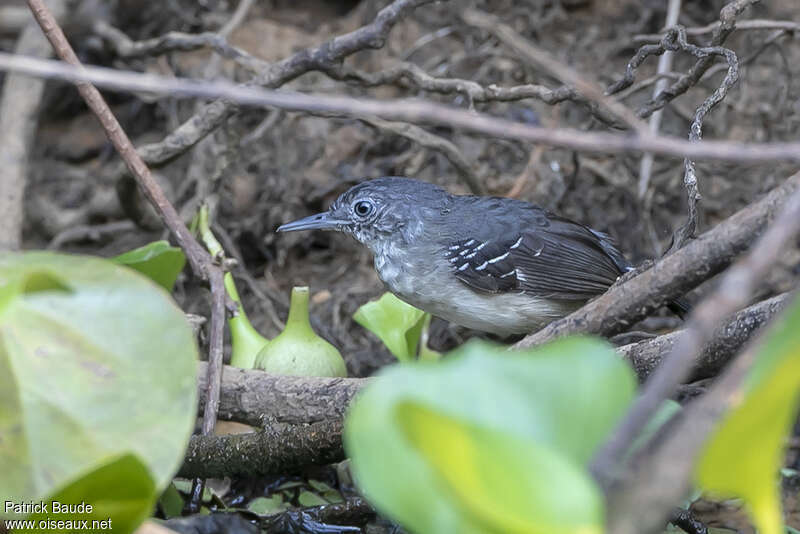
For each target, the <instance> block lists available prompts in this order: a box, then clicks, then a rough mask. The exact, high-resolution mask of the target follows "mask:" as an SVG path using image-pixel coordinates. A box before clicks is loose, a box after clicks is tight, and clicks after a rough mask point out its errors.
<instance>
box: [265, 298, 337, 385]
mask: <svg viewBox="0 0 800 534" xmlns="http://www.w3.org/2000/svg"><path fill="white" fill-rule="evenodd" d="M255 368H256V369H262V370H264V371H266V372H268V373H272V374H276V375H291V376H331V377H335V376H339V377H345V376H347V368H346V367H345V365H344V360H343V359H342V355H341V354H340V353H339V351H338V350H337V349H336V347H334V346H333V345H331V344H330V343H328V342H327V341H325V340H324V339H322V338H321V337H319V336H318V335H317V333H316V332H314V330H313V329H312V328H311V323H310V322H309V320H308V287H295V288H292V299H291V304H290V305H289V318H288V319H287V320H286V328H285V329H284V330H283V332H281V333H280V334H279V335H278V337H276V338H275V339H273V340H272V341H270V342H269V343H268V344H267V345H266V346H265V347H264V348H262V349H261V351H260V352H259V353H258V356H257V357H256V363H255Z"/></svg>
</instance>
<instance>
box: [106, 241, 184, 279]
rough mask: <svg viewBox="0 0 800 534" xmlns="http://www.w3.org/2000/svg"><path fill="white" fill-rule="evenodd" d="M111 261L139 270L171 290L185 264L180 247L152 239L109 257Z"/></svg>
mask: <svg viewBox="0 0 800 534" xmlns="http://www.w3.org/2000/svg"><path fill="white" fill-rule="evenodd" d="M111 261H113V262H114V263H118V264H119V265H125V266H126V267H130V268H131V269H134V270H136V271H139V272H140V273H142V274H143V275H145V276H146V277H148V278H150V279H151V280H152V281H154V282H155V283H157V284H158V285H160V286H161V287H163V288H164V289H166V290H167V291H172V286H174V285H175V280H177V278H178V275H179V274H180V273H181V271H182V270H183V266H184V265H186V256H185V255H184V254H183V251H182V250H181V249H179V248H177V247H172V246H170V244H169V243H167V242H166V241H153V242H152V243H148V244H147V245H145V246H143V247H139V248H137V249H133V250H130V251H128V252H125V253H124V254H120V255H119V256H116V257H114V258H111Z"/></svg>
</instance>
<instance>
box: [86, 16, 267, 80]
mask: <svg viewBox="0 0 800 534" xmlns="http://www.w3.org/2000/svg"><path fill="white" fill-rule="evenodd" d="M92 31H93V32H94V33H95V34H97V35H98V36H100V37H101V38H102V39H103V40H104V41H105V42H106V43H108V44H109V45H110V46H111V47H112V48H113V50H114V53H116V54H117V55H118V56H119V57H122V58H136V57H142V56H157V55H161V54H167V53H169V52H176V51H180V52H185V51H190V50H197V49H200V48H211V49H212V50H214V51H215V52H216V53H217V54H219V55H221V56H223V57H225V58H228V59H232V60H234V61H235V62H236V63H238V64H239V65H241V66H242V67H244V68H246V69H248V70H250V71H251V72H259V71H262V70H264V69H265V68H268V67H269V63H268V62H266V61H263V60H261V59H258V58H256V57H254V56H252V55H250V54H249V53H247V52H246V51H245V50H242V49H241V48H237V47H235V46H233V45H231V44H229V43H228V41H227V39H226V38H225V37H224V36H223V35H221V34H219V33H217V32H203V33H195V34H189V33H182V32H169V33H166V34H164V35H161V36H159V37H153V38H152V39H146V40H144V41H133V40H131V38H130V37H128V36H127V35H125V33H124V32H123V31H122V30H119V29H117V28H115V27H113V26H111V25H110V24H109V23H107V22H106V21H103V20H97V21H95V22H94V24H93V25H92Z"/></svg>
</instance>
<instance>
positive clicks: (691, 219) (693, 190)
mask: <svg viewBox="0 0 800 534" xmlns="http://www.w3.org/2000/svg"><path fill="white" fill-rule="evenodd" d="M674 33H675V39H676V40H677V45H678V47H679V48H680V50H685V51H687V52H689V53H690V54H692V55H693V56H695V57H699V58H703V57H707V56H714V55H718V56H723V57H725V59H726V61H727V62H728V72H727V73H726V74H725V78H724V79H723V80H722V83H721V84H720V85H719V87H717V89H716V90H715V91H714V92H713V93H712V94H711V95H710V96H709V97H708V98H706V99H705V100H704V101H703V103H702V104H700V106H699V107H698V108H697V110H696V111H695V114H694V120H693V121H692V124H691V126H690V127H689V141H691V142H693V143H697V142H699V141H700V140H701V139H702V137H703V135H702V131H703V130H702V128H703V120H704V119H705V116H706V114H708V112H709V111H711V110H712V109H713V108H714V107H715V106H716V105H717V104H719V103H720V102H722V100H723V99H724V98H725V96H726V95H727V94H728V91H729V90H730V88H731V87H733V86H734V85H735V84H736V82H737V81H738V80H739V59H738V58H737V57H736V54H735V53H734V52H733V50H729V49H727V48H724V47H721V46H708V47H699V46H694V45H690V44H689V43H688V42H687V41H686V33H685V32H684V31H683V29H682V28H676V29H675V31H674ZM665 41H666V38H665ZM683 166H684V174H683V183H684V186H685V187H686V196H687V202H688V216H687V220H686V223H685V224H684V225H683V226H681V227H680V228H678V229H677V230H676V231H675V233H674V235H673V237H672V247H670V251H672V250H677V249H679V248H681V247H682V246H683V245H685V244H686V242H687V241H688V240H689V239H691V238H693V237H694V235H695V232H696V231H697V201H698V200H700V191H699V190H698V187H697V175H696V171H695V164H694V161H692V160H691V159H690V158H686V159H684V160H683Z"/></svg>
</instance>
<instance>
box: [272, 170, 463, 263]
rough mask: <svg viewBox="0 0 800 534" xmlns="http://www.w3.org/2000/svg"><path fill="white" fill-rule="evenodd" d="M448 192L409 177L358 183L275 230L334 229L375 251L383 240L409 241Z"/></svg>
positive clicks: (443, 205)
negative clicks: (320, 208)
mask: <svg viewBox="0 0 800 534" xmlns="http://www.w3.org/2000/svg"><path fill="white" fill-rule="evenodd" d="M449 198H450V195H448V193H447V192H446V191H445V190H444V189H442V188H441V187H439V186H436V185H433V184H430V183H427V182H422V181H419V180H412V179H410V178H399V177H385V178H376V179H374V180H369V181H365V182H362V183H360V184H358V185H356V186H353V187H351V188H350V189H348V190H347V191H345V192H344V193H342V194H341V195H340V196H339V198H337V199H336V200H335V201H334V202H333V204H331V207H330V208H329V209H328V211H325V212H323V213H318V214H317V215H311V216H309V217H305V218H303V219H299V220H297V221H293V222H290V223H287V224H284V225H283V226H280V227H279V228H278V230H277V231H278V232H295V231H299V230H337V231H339V232H344V233H346V234H350V235H352V236H353V237H354V238H355V239H356V240H358V241H360V242H361V243H363V244H364V245H366V246H368V247H369V248H370V249H372V251H373V252H377V251H378V250H380V249H383V248H384V247H385V246H386V244H387V243H390V242H397V240H403V242H405V243H406V244H409V243H413V241H414V240H416V238H417V237H418V236H419V235H420V234H421V233H422V232H423V221H424V220H425V218H426V216H428V215H430V214H433V213H434V212H435V213H439V212H441V211H442V210H445V209H447V205H448V203H449Z"/></svg>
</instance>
